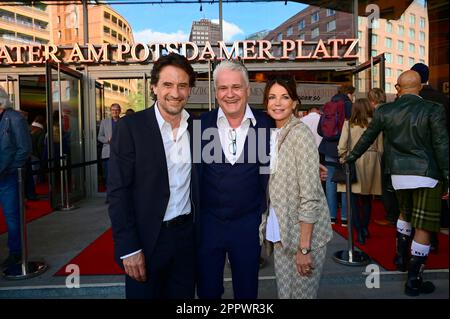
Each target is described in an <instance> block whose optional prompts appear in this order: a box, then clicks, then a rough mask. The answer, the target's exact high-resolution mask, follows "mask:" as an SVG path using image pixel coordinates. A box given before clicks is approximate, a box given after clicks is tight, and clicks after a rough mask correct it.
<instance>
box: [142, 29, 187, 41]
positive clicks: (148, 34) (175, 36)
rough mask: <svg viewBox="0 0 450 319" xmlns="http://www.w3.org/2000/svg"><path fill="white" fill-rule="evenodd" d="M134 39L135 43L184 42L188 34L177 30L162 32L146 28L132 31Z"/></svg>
mask: <svg viewBox="0 0 450 319" xmlns="http://www.w3.org/2000/svg"><path fill="white" fill-rule="evenodd" d="M134 41H135V42H136V43H155V42H159V43H162V42H164V43H166V42H186V41H189V34H186V33H184V32H183V31H181V30H178V31H177V32H175V33H163V32H158V31H153V30H152V29H146V30H142V31H137V32H135V33H134Z"/></svg>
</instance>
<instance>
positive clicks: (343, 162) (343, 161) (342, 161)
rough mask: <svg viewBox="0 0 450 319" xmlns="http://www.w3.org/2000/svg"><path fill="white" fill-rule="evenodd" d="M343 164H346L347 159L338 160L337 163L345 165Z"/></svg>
mask: <svg viewBox="0 0 450 319" xmlns="http://www.w3.org/2000/svg"><path fill="white" fill-rule="evenodd" d="M345 162H347V159H346V158H345V157H341V158H339V163H341V164H345Z"/></svg>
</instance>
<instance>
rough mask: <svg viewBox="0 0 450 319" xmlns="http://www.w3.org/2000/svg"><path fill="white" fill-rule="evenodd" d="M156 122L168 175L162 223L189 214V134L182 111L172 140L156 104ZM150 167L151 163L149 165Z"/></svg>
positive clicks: (169, 127)
mask: <svg viewBox="0 0 450 319" xmlns="http://www.w3.org/2000/svg"><path fill="white" fill-rule="evenodd" d="M154 108H155V114H156V120H157V121H158V126H159V130H160V131H161V136H162V140H163V144H164V152H165V153H166V162H167V173H168V175H169V188H170V197H169V202H168V204H167V208H166V213H165V215H164V219H163V220H164V221H167V220H171V219H173V218H175V217H177V216H180V215H184V214H188V213H190V212H191V202H190V198H189V195H190V183H191V148H190V145H189V132H188V130H187V127H188V124H187V119H188V118H189V113H188V112H186V111H185V110H183V112H182V114H181V122H180V127H179V128H178V129H177V131H176V137H175V139H174V136H173V130H172V126H171V125H170V123H168V122H166V121H165V120H164V118H163V117H162V115H161V113H160V112H159V108H158V103H156V104H155V106H154ZM149 165H151V163H149ZM141 251H142V249H139V250H137V251H135V252H132V253H131V254H128V255H125V256H122V257H120V258H121V259H125V258H127V257H130V256H133V255H135V254H137V253H140V252H141Z"/></svg>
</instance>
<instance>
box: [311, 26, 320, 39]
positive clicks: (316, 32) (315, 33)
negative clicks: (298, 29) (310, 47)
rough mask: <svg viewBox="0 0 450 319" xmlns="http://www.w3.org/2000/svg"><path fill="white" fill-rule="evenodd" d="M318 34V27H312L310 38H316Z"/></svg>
mask: <svg viewBox="0 0 450 319" xmlns="http://www.w3.org/2000/svg"><path fill="white" fill-rule="evenodd" d="M318 36H319V28H314V29H312V30H311V39H314V38H317V37H318Z"/></svg>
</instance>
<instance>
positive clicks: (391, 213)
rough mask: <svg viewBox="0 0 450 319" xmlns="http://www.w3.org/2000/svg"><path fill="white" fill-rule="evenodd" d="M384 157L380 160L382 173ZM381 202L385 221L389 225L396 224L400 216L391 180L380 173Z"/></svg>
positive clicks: (388, 175)
mask: <svg viewBox="0 0 450 319" xmlns="http://www.w3.org/2000/svg"><path fill="white" fill-rule="evenodd" d="M384 165H385V164H384V156H383V157H382V158H381V171H382V172H384ZM381 192H382V193H381V200H382V201H383V206H384V209H385V210H386V216H385V219H386V220H387V221H390V222H391V223H395V222H397V219H398V216H400V209H399V208H398V200H397V197H396V196H395V190H394V188H393V187H392V180H391V175H390V174H384V173H382V176H381Z"/></svg>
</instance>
